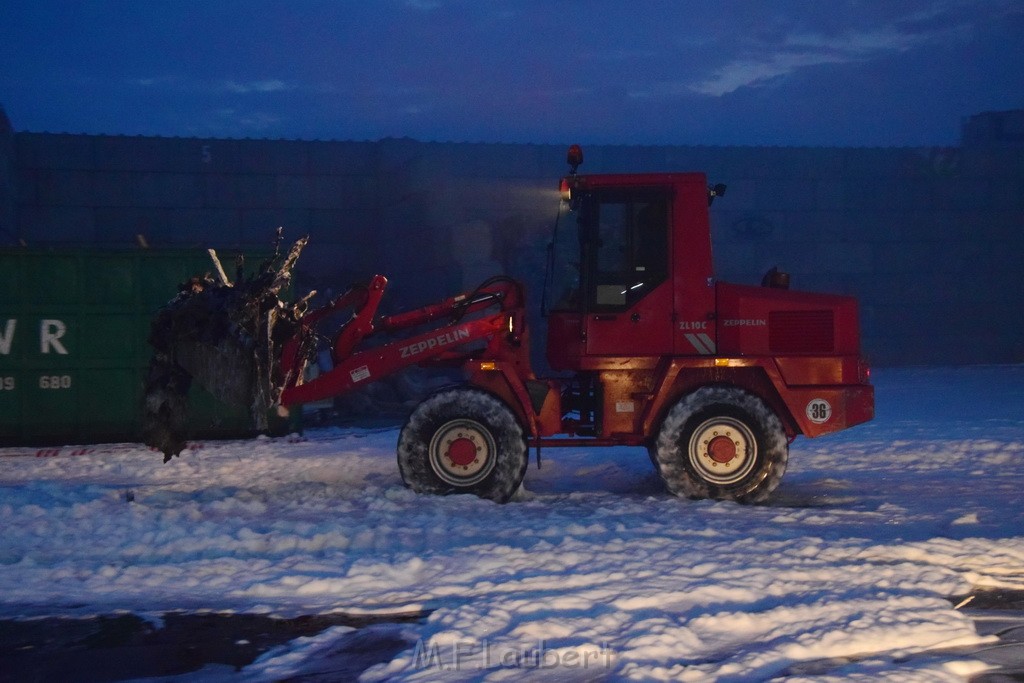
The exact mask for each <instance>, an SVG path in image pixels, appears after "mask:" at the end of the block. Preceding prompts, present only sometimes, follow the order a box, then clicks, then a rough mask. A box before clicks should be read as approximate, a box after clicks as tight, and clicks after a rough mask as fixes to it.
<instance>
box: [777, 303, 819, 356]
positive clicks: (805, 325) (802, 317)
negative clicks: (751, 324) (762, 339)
mask: <svg viewBox="0 0 1024 683" xmlns="http://www.w3.org/2000/svg"><path fill="white" fill-rule="evenodd" d="M768 348H769V349H770V351H771V352H772V353H832V352H833V351H834V350H835V320H834V315H833V312H832V311H830V310H824V311H772V312H771V313H769V314H768Z"/></svg>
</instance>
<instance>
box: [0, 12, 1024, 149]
mask: <svg viewBox="0 0 1024 683" xmlns="http://www.w3.org/2000/svg"><path fill="white" fill-rule="evenodd" d="M0 104H2V105H3V106H4V108H5V109H6V111H7V115H8V118H10V120H11V123H12V125H13V126H14V128H15V129H16V130H28V131H50V132H71V133H109V134H128V135H136V134H142V135H165V136H202V137H258V138H263V137H268V138H302V139H341V140H347V139H355V140H376V139H379V138H382V137H388V136H393V137H403V136H408V137H413V138H417V139H420V140H443V141H474V142H475V141H483V142H541V143H557V144H563V143H567V142H572V141H578V142H582V143H623V144H687V145H689V144H707V145H734V144H746V145H839V146H850V145H853V146H862V145H867V146H875V145H883V146H888V145H911V146H917V145H950V144H956V143H957V142H958V140H959V134H960V124H961V120H962V118H963V117H965V116H968V115H970V114H974V113H979V112H982V111H997V110H1005V109H1015V108H1024V2H1022V0H861V1H856V0H771V1H769V0H719V1H718V2H707V1H706V0H651V1H646V0H634V1H632V2H629V1H626V0H585V1H584V0H545V1H540V0H515V1H512V0H510V1H507V2H506V1H502V0H475V1H465V2H463V1H457V0H353V1H348V0H334V1H314V0H289V1H280V2H279V1H271V0H224V1H222V0H151V1H148V0H120V1H116V0H106V1H99V0H97V1H92V2H90V1H80V2H75V1H74V0H3V2H2V3H0Z"/></svg>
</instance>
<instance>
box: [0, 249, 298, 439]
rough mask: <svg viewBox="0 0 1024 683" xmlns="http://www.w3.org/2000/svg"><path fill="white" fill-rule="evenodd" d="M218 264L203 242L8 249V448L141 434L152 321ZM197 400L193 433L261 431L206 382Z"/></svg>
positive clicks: (0, 281)
mask: <svg viewBox="0 0 1024 683" xmlns="http://www.w3.org/2000/svg"><path fill="white" fill-rule="evenodd" d="M221 253H222V254H223V255H225V256H226V255H228V254H232V252H230V251H229V250H225V251H223V252H221ZM265 257H266V255H262V256H261V255H247V263H248V264H250V265H251V267H253V268H254V267H255V266H257V265H258V264H259V263H260V262H261V261H262V259H263V258H265ZM232 260H233V256H232ZM227 261H228V260H227V259H225V263H227ZM211 270H212V267H211V263H210V259H209V257H208V255H207V254H206V252H205V251H204V250H198V249H197V250H187V251H186V250H138V251H123V252H111V251H107V252H102V251H77V250H76V251H70V250H60V251H57V250H47V251H43V250H28V249H0V292H3V297H2V298H0V446H15V445H40V446H45V445H65V444H79V443H101V442H110V441H139V440H141V438H142V434H141V409H140V402H141V398H142V387H143V379H144V377H145V372H146V368H147V366H148V365H149V359H150V356H151V354H152V349H151V348H150V346H149V344H148V343H147V337H148V335H149V323H150V320H152V318H153V315H154V314H155V313H156V311H157V310H158V309H159V308H160V307H161V306H163V305H164V304H165V303H167V301H169V300H170V299H171V298H172V297H173V296H174V295H175V294H176V293H177V286H178V284H179V283H181V282H183V281H185V280H186V279H187V278H189V277H190V276H192V275H195V274H197V273H204V272H210V271H211ZM189 407H190V413H191V417H192V419H191V425H192V430H191V432H190V434H189V438H192V439H209V438H232V437H240V436H249V435H252V434H253V433H254V432H253V429H252V426H251V424H250V421H249V417H248V414H247V411H246V410H245V409H244V408H239V407H234V406H227V405H225V404H223V403H221V402H219V401H217V400H216V399H214V398H213V397H212V396H210V395H209V394H208V393H207V392H205V391H203V390H202V389H200V388H199V387H195V386H193V388H192V391H191V393H190V395H189ZM286 427H287V424H286V422H284V421H280V422H279V423H277V424H275V425H274V427H273V431H274V432H275V433H283V432H284V431H285V429H286Z"/></svg>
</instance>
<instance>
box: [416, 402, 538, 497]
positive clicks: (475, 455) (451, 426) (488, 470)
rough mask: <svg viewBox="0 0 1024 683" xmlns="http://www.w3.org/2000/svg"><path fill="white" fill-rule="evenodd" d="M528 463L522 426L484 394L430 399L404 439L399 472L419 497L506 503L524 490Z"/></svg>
mask: <svg viewBox="0 0 1024 683" xmlns="http://www.w3.org/2000/svg"><path fill="white" fill-rule="evenodd" d="M527 462H528V452H527V446H526V437H525V436H524V433H523V428H522V426H521V425H520V424H519V420H518V419H516V416H515V414H514V413H513V412H512V411H511V410H510V409H509V407H508V406H507V405H505V403H504V402H503V401H501V400H500V399H498V398H496V397H495V396H493V395H491V394H488V393H487V392H484V391H480V390H479V389H469V388H463V387H459V388H454V389H446V390H442V391H440V392H438V393H436V394H434V395H432V396H430V397H429V398H427V399H426V400H425V401H423V402H422V403H420V404H419V405H418V406H417V407H416V409H415V410H414V411H413V412H412V414H411V415H410V416H409V419H408V420H407V421H406V423H405V425H404V426H403V427H402V431H401V433H400V434H399V436H398V469H399V471H400V472H401V474H402V481H404V482H405V485H406V486H408V487H409V488H411V489H412V490H414V491H416V492H417V493H432V494H439V495H447V494H450V493H472V494H474V495H477V496H480V497H481V498H488V499H490V500H493V501H495V502H498V503H504V502H507V501H508V500H509V499H510V498H511V497H512V496H513V495H514V494H515V493H516V491H518V490H519V485H520V484H521V483H522V481H523V477H524V476H525V474H526V465H527Z"/></svg>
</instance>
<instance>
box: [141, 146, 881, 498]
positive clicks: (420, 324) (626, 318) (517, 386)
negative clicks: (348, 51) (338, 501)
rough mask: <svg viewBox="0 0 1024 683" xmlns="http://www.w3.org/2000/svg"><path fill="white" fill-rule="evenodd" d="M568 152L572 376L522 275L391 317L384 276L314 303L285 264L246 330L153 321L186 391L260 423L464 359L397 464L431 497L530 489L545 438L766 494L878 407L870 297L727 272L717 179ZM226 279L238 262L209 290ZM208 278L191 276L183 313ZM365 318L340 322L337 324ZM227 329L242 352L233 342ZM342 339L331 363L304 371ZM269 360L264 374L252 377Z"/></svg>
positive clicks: (560, 320) (682, 481)
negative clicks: (296, 292)
mask: <svg viewBox="0 0 1024 683" xmlns="http://www.w3.org/2000/svg"><path fill="white" fill-rule="evenodd" d="M568 162H569V164H570V168H571V170H570V173H569V174H568V175H567V176H565V177H564V178H562V179H561V183H560V189H561V194H562V203H563V204H562V206H563V208H562V211H561V213H560V220H559V224H558V227H556V230H555V236H554V238H553V240H552V243H551V245H550V246H549V257H550V258H549V268H548V278H547V280H546V285H545V292H544V295H543V299H544V301H543V304H542V308H543V309H544V310H543V312H544V314H545V315H546V318H547V327H548V330H547V359H548V363H549V365H550V366H551V368H552V369H553V370H554V371H555V372H556V373H557V376H555V377H538V376H536V375H535V374H534V371H533V369H532V367H531V363H530V353H529V350H530V342H529V331H528V329H527V325H526V298H525V294H524V291H523V287H522V286H521V285H520V283H518V282H516V281H515V280H512V279H510V278H506V277H496V278H492V279H490V280H488V281H486V282H484V283H483V284H482V285H480V286H479V287H478V288H477V289H476V290H474V291H472V292H468V293H465V294H460V295H458V296H454V297H451V298H449V299H446V300H444V301H442V302H439V303H437V304H434V305H430V306H426V307H424V308H421V309H418V310H414V311H410V312H405V313H400V314H397V315H390V316H380V315H378V313H377V311H378V305H379V303H380V301H381V297H382V296H383V295H384V292H385V289H386V287H387V279H386V278H385V277H384V276H382V275H377V276H375V277H374V278H373V279H372V280H371V281H370V282H369V284H367V285H366V286H360V287H355V288H352V289H351V290H349V291H348V292H346V293H345V294H343V295H342V296H340V297H338V298H337V299H335V300H334V301H332V302H330V303H328V304H327V305H325V306H323V307H322V308H319V309H315V310H306V309H305V303H304V301H303V302H299V303H298V304H294V305H287V306H286V305H284V304H282V303H281V302H279V301H278V300H277V298H276V295H277V293H278V292H279V291H280V284H281V282H282V281H283V280H285V279H286V278H287V274H288V273H287V271H286V270H285V269H279V270H277V271H273V269H270V270H268V271H267V274H266V275H265V276H264V277H263V281H262V285H261V286H258V287H256V289H257V290H258V291H259V292H260V294H259V295H253V294H252V292H251V291H249V292H247V293H244V294H242V293H239V294H238V295H237V300H238V302H242V303H238V302H236V303H235V304H233V308H232V309H231V310H232V311H233V312H232V313H231V315H230V316H229V317H231V318H232V319H233V320H234V322H233V323H232V324H230V325H228V324H225V323H224V321H223V320H220V321H217V326H219V329H220V328H223V329H226V330H228V331H227V332H223V333H222V334H220V335H218V334H211V333H210V330H209V329H208V328H209V325H210V322H209V320H210V319H211V318H213V319H216V316H210V315H205V317H202V316H201V317H202V319H203V321H204V322H202V323H197V322H195V320H196V318H195V317H194V316H193V318H191V319H190V321H191V322H190V323H189V324H188V325H181V324H178V325H176V326H174V329H173V330H172V332H170V333H168V329H170V327H169V326H168V325H167V324H164V325H163V326H162V327H159V329H158V326H157V324H156V323H154V333H153V335H152V339H151V341H152V342H153V343H154V345H155V346H156V347H157V349H158V354H157V355H158V357H159V358H161V360H162V363H163V365H164V366H165V367H167V366H170V367H173V368H174V369H175V370H174V372H177V373H178V375H177V376H178V378H179V385H180V378H181V377H182V376H184V375H191V376H194V377H195V378H196V379H197V381H199V382H200V383H202V384H203V385H204V386H206V387H207V388H208V389H210V390H211V391H213V392H214V393H215V394H217V393H218V391H217V389H218V384H221V385H222V386H221V389H222V391H221V392H220V394H221V395H224V394H231V396H230V398H233V399H234V400H235V401H239V400H240V398H241V397H245V398H246V400H248V401H251V402H252V405H253V411H254V415H255V416H256V417H259V413H260V411H265V410H266V409H267V408H268V407H272V406H277V407H278V409H281V408H288V407H290V406H296V405H299V404H303V403H309V402H313V401H319V400H322V399H326V398H331V397H335V396H338V395H341V394H344V393H346V392H348V391H351V390H353V389H356V388H359V387H362V386H364V385H366V384H367V383H370V382H373V381H375V380H378V379H380V378H382V377H386V376H388V375H390V374H393V373H395V372H398V371H400V370H402V369H403V368H406V367H408V366H410V365H420V366H431V365H437V366H449V367H450V366H453V365H454V366H458V367H461V368H462V370H463V374H464V377H465V381H464V383H462V384H459V385H457V386H452V387H450V388H446V389H444V390H441V391H439V392H437V393H435V394H433V395H432V396H429V397H427V398H426V399H425V400H424V401H423V402H422V403H420V404H419V406H418V407H416V408H415V410H413V412H412V414H411V415H410V416H409V417H408V420H407V421H406V423H405V425H404V426H403V427H402V430H401V433H400V435H399V438H398V466H399V469H400V471H401V474H402V478H403V480H404V481H405V483H406V484H407V485H408V486H410V487H411V488H413V489H414V490H416V491H418V492H423V493H435V494H447V493H473V494H476V495H478V496H481V497H484V498H489V499H492V500H495V501H498V502H505V501H507V500H508V499H509V498H510V497H512V495H513V494H514V493H515V492H516V490H517V489H518V488H519V485H520V483H521V481H522V479H523V476H524V475H525V472H526V467H527V462H528V453H529V449H530V448H531V447H533V448H535V449H537V455H538V461H539V457H540V449H542V448H557V447H566V446H572V447H597V446H620V445H629V446H638V447H643V448H646V449H647V450H648V452H649V454H650V457H651V460H652V461H653V462H654V464H655V466H656V467H657V469H658V471H659V472H660V474H661V476H662V478H663V479H664V481H665V484H666V486H667V488H668V489H669V490H670V491H671V492H672V493H674V494H676V495H680V496H687V497H691V498H713V499H727V500H735V501H739V502H745V503H758V502H763V501H765V500H766V499H767V498H768V496H769V495H770V494H771V492H772V491H773V490H774V489H775V488H776V487H777V486H778V484H779V481H780V479H781V477H782V475H783V473H784V471H785V469H786V462H787V458H788V452H789V444H790V443H791V442H792V440H793V439H794V438H795V437H796V436H798V435H800V434H803V435H805V436H808V437H817V436H821V435H823V434H827V433H830V432H835V431H838V430H841V429H845V428H847V427H851V426H853V425H856V424H860V423H862V422H866V421H868V420H870V419H871V418H872V417H873V414H874V393H873V388H872V386H871V384H870V382H869V374H870V373H869V368H868V366H867V364H866V362H865V360H864V359H863V357H862V356H861V349H860V333H859V324H858V313H857V303H856V300H855V299H853V298H851V297H846V296H836V295H828V294H817V293H808V292H797V291H791V290H789V289H788V276H787V275H785V274H784V273H780V272H778V271H775V270H774V269H773V271H770V272H769V274H767V275H766V276H765V280H764V282H763V283H762V286H760V287H757V286H742V285H736V284H728V283H725V282H719V281H717V280H716V279H715V277H714V271H713V268H712V257H711V235H710V229H709V220H708V216H709V207H710V206H711V204H712V201H713V200H714V199H715V198H716V197H718V196H721V195H722V194H723V193H724V192H725V186H724V185H715V186H713V187H709V186H708V183H707V180H706V178H705V176H704V174H702V173H644V174H618V175H616V174H600V175H585V174H580V173H578V172H577V169H578V166H579V165H580V163H581V162H582V151H581V150H580V148H579V147H578V146H576V145H574V146H573V147H571V148H570V152H569V157H568ZM302 244H304V241H300V243H298V244H297V245H296V247H295V248H293V251H292V254H290V255H289V259H286V262H287V263H291V262H294V258H293V256H297V249H301V245H302ZM259 281H260V278H256V279H255V281H254V282H257V283H259ZM252 282H253V281H251V282H250V285H251V284H252ZM268 283H273V284H272V285H271V284H268ZM229 286H230V283H228V282H227V278H226V277H225V276H224V275H223V271H221V274H220V277H219V282H216V281H211V280H210V279H209V278H208V279H207V284H206V288H205V289H206V291H207V292H212V291H222V290H223V289H224V288H227V287H229ZM232 287H233V289H234V290H236V291H237V290H238V286H237V284H236V285H234V286H232ZM203 289H204V287H203V286H201V285H200V286H199V287H197V286H196V284H195V283H194V282H193V283H192V286H191V287H190V288H189V289H188V290H187V291H183V293H182V294H181V295H179V298H178V300H176V301H178V303H179V305H178V306H177V309H181V308H182V306H181V304H182V302H184V304H185V305H186V307H187V305H189V304H194V303H195V302H194V301H192V300H193V299H195V298H196V297H197V294H196V292H197V290H203ZM268 291H269V293H268ZM202 293H203V292H200V294H202ZM221 298H224V296H223V294H222V295H221ZM228 298H230V297H228ZM260 302H262V303H260ZM173 303H174V302H172V304H173ZM208 308H210V307H209V306H205V307H203V310H204V311H206V310H207V309H208ZM229 308H231V307H229ZM169 309H172V310H176V308H175V306H170V307H169ZM239 310H244V311H246V315H245V316H242V318H244V320H241V319H240V318H239V315H238V314H237V311H239ZM348 312H351V313H350V316H349V318H348V320H347V322H345V323H344V324H343V325H341V326H340V329H329V330H324V329H321V328H323V327H324V326H325V321H327V320H328V319H331V318H333V317H336V316H335V314H339V313H340V314H346V313H348ZM165 313H167V311H165ZM204 326H205V327H204ZM232 330H235V332H232ZM237 330H244V331H245V332H244V334H241V335H239V334H238V333H237ZM223 339H229V340H231V344H229V346H230V347H231V349H233V350H230V351H229V352H227V353H225V352H224V348H225V345H224V344H223V343H221V341H219V340H223ZM239 339H241V341H239ZM325 339H327V340H329V341H328V346H329V351H330V354H331V357H332V361H333V368H332V369H331V370H329V371H327V372H323V373H321V374H320V375H318V376H316V377H315V378H313V379H305V378H304V367H305V365H306V364H307V362H309V361H310V360H311V358H313V357H314V356H315V354H317V353H318V345H319V347H321V348H320V350H319V352H321V353H322V352H323V349H322V347H323V345H324V340H325ZM254 340H255V341H254ZM376 340H386V341H384V342H383V343H376V344H375V343H374V342H375V341H376ZM212 348H217V349H218V351H217V353H216V354H214V355H213V356H211V352H210V349H212ZM227 357H236V358H244V359H245V360H244V361H242V362H237V363H232V362H227V363H226V362H225V361H224V359H225V358H227ZM250 358H255V361H250V360H249V359H250ZM211 367H221V368H224V367H227V368H230V374H231V376H232V378H234V379H232V381H230V382H225V379H224V377H225V376H224V373H223V372H221V373H220V374H219V375H218V373H217V372H212V371H211ZM253 367H255V368H256V371H255V374H256V375H257V376H258V377H257V378H256V379H253V380H251V381H250V380H248V379H247V380H246V381H245V382H243V383H242V384H243V385H244V386H242V387H241V388H239V387H238V386H235V385H237V384H238V382H237V378H238V377H239V376H243V377H244V376H245V375H246V373H251V372H252V368H253ZM239 368H243V370H241V371H240V370H239ZM164 374H166V372H165V373H164ZM172 374H173V373H172ZM159 375H160V373H159V372H156V373H154V375H151V377H152V376H159ZM225 383H227V384H231V385H232V386H231V388H230V391H228V390H225V389H224V386H223V385H224V384H225ZM154 384H160V382H155V383H153V382H151V385H154ZM163 384H164V385H167V384H168V383H167V382H164V383H163ZM170 384H174V382H171V383H170ZM186 384H187V381H186ZM151 393H152V392H151ZM253 396H256V397H257V399H256V400H254V399H253ZM151 403H152V404H153V405H154V406H158V405H159V401H157V400H155V399H154V400H152V401H151ZM177 443H178V445H179V446H180V445H183V443H184V442H181V441H179V442H177ZM161 448H162V449H163V450H164V451H165V452H168V449H167V448H166V447H165V446H163V445H162V446H161ZM171 450H173V448H172V449H171ZM178 450H180V447H178ZM168 457H169V455H168Z"/></svg>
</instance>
